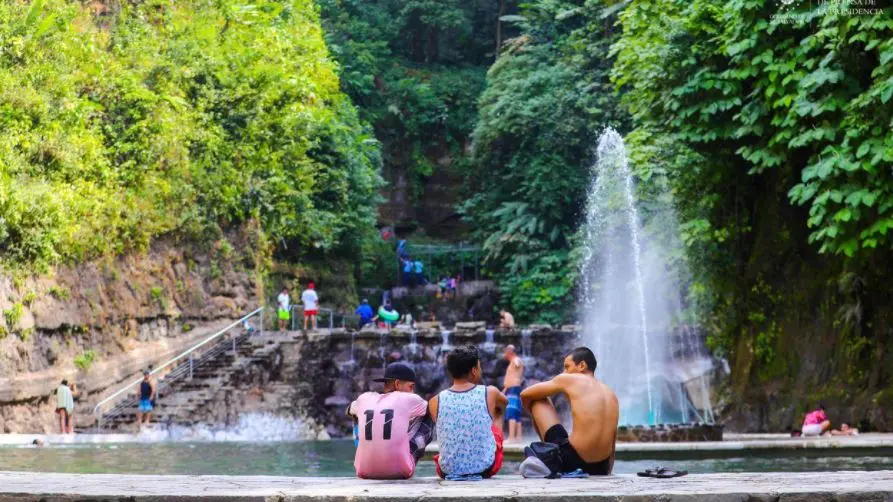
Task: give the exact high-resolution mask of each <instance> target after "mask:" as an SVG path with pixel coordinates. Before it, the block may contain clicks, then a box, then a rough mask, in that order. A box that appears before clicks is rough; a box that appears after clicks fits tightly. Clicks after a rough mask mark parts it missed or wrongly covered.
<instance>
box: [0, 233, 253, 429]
mask: <svg viewBox="0 0 893 502" xmlns="http://www.w3.org/2000/svg"><path fill="white" fill-rule="evenodd" d="M253 251H254V248H253V244H252V239H251V237H250V235H248V234H242V233H234V234H231V235H229V236H227V238H226V239H221V240H220V241H218V242H217V243H216V244H215V245H214V246H212V247H211V248H209V249H200V248H196V247H193V246H187V245H183V244H180V243H174V242H161V243H158V244H156V245H154V246H153V247H152V249H150V250H149V251H148V252H146V253H134V254H130V255H127V256H123V257H119V258H116V259H108V260H103V261H95V262H89V263H85V264H82V265H79V266H76V267H70V268H66V267H60V268H58V269H56V270H54V271H52V272H51V273H48V274H44V275H41V276H32V277H21V276H9V275H3V276H0V310H2V311H3V312H4V314H5V315H4V316H2V317H0V433H2V432H51V431H54V430H55V426H54V418H55V417H54V414H53V409H54V408H55V401H54V400H53V399H52V398H54V396H53V394H52V393H53V391H54V389H55V387H56V386H57V385H58V384H59V382H60V381H61V380H62V379H63V378H66V379H68V380H69V381H72V382H75V383H76V384H77V385H78V393H77V394H76V407H75V414H76V421H75V423H76V424H78V423H87V422H92V417H91V415H90V409H91V408H92V405H93V404H94V403H95V402H96V401H98V399H99V398H100V397H101V396H102V395H103V393H104V392H105V391H106V390H107V389H109V388H116V387H117V386H118V385H119V384H120V383H121V382H123V381H125V380H126V379H130V378H133V376H134V375H136V374H137V373H138V372H139V371H140V370H141V369H143V368H145V367H147V366H150V365H152V364H156V363H158V362H159V361H161V360H163V359H164V358H166V357H170V356H172V355H175V354H176V353H177V352H179V351H181V350H183V349H184V348H186V347H188V346H189V345H191V344H192V343H194V342H195V341H196V340H198V339H199V338H200V337H201V336H202V335H204V334H207V333H208V332H211V331H213V330H214V329H215V328H217V327H219V326H220V325H221V324H226V321H230V320H232V319H235V318H238V317H240V316H241V315H242V314H243V313H244V312H246V311H249V310H251V309H254V308H256V306H257V304H258V302H257V298H258V290H259V289H260V284H259V282H258V280H257V279H256V275H255V273H254V268H255V258H254V255H253ZM197 326H201V328H200V329H199V328H196V327H197Z"/></svg>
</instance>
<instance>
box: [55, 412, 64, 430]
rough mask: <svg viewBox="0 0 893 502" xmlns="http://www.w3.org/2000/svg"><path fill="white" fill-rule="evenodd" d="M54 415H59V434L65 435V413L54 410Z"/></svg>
mask: <svg viewBox="0 0 893 502" xmlns="http://www.w3.org/2000/svg"><path fill="white" fill-rule="evenodd" d="M56 415H59V433H60V434H65V411H64V410H56Z"/></svg>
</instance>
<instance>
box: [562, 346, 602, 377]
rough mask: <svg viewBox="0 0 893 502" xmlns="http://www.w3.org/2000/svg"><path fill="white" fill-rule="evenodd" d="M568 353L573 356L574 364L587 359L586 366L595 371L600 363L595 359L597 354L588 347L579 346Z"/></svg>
mask: <svg viewBox="0 0 893 502" xmlns="http://www.w3.org/2000/svg"><path fill="white" fill-rule="evenodd" d="M568 355H569V356H571V359H572V360H573V361H574V364H580V361H585V362H586V368H587V369H588V370H589V371H591V372H593V373H595V367H596V366H598V363H597V362H596V361H595V354H593V353H592V351H591V350H589V348H588V347H577V348H576V349H574V350H572V351H571V353H570V354H568Z"/></svg>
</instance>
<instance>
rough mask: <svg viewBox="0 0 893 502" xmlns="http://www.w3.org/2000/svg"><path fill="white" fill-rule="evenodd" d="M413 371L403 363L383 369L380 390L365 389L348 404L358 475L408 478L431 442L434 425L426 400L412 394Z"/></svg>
mask: <svg viewBox="0 0 893 502" xmlns="http://www.w3.org/2000/svg"><path fill="white" fill-rule="evenodd" d="M415 379H416V376H415V371H413V370H412V368H410V367H409V366H407V365H405V364H403V363H391V364H389V365H388V367H387V368H386V369H385V373H384V378H379V379H377V380H375V381H376V382H384V392H383V393H381V394H379V393H378V392H365V393H363V394H360V396H359V397H358V398H357V399H356V401H354V402H352V403H351V404H350V408H349V409H348V414H349V415H352V416H353V417H355V418H356V420H357V421H358V426H359V427H358V431H357V432H358V436H359V444H358V445H357V455H356V458H355V459H354V468H355V469H356V471H357V477H359V478H362V479H408V478H411V477H412V475H413V474H414V473H415V466H416V462H418V461H419V459H420V458H422V456H423V455H424V453H425V446H427V445H428V443H429V442H431V439H432V436H433V434H434V427H433V423H432V422H431V419H430V418H428V402H427V401H425V400H424V399H422V398H421V397H419V396H418V395H416V394H414V393H413V391H414V390H415Z"/></svg>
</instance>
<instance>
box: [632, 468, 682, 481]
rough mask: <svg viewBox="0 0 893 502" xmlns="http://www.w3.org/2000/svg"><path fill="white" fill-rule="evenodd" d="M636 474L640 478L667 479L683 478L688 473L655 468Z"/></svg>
mask: <svg viewBox="0 0 893 502" xmlns="http://www.w3.org/2000/svg"><path fill="white" fill-rule="evenodd" d="M636 474H637V475H638V476H639V477H641V478H657V479H669V478H678V477H681V476H685V475H686V474H688V471H675V470H673V469H668V468H666V467H655V468H653V469H645V470H644V471H643V472H638V473H636Z"/></svg>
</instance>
